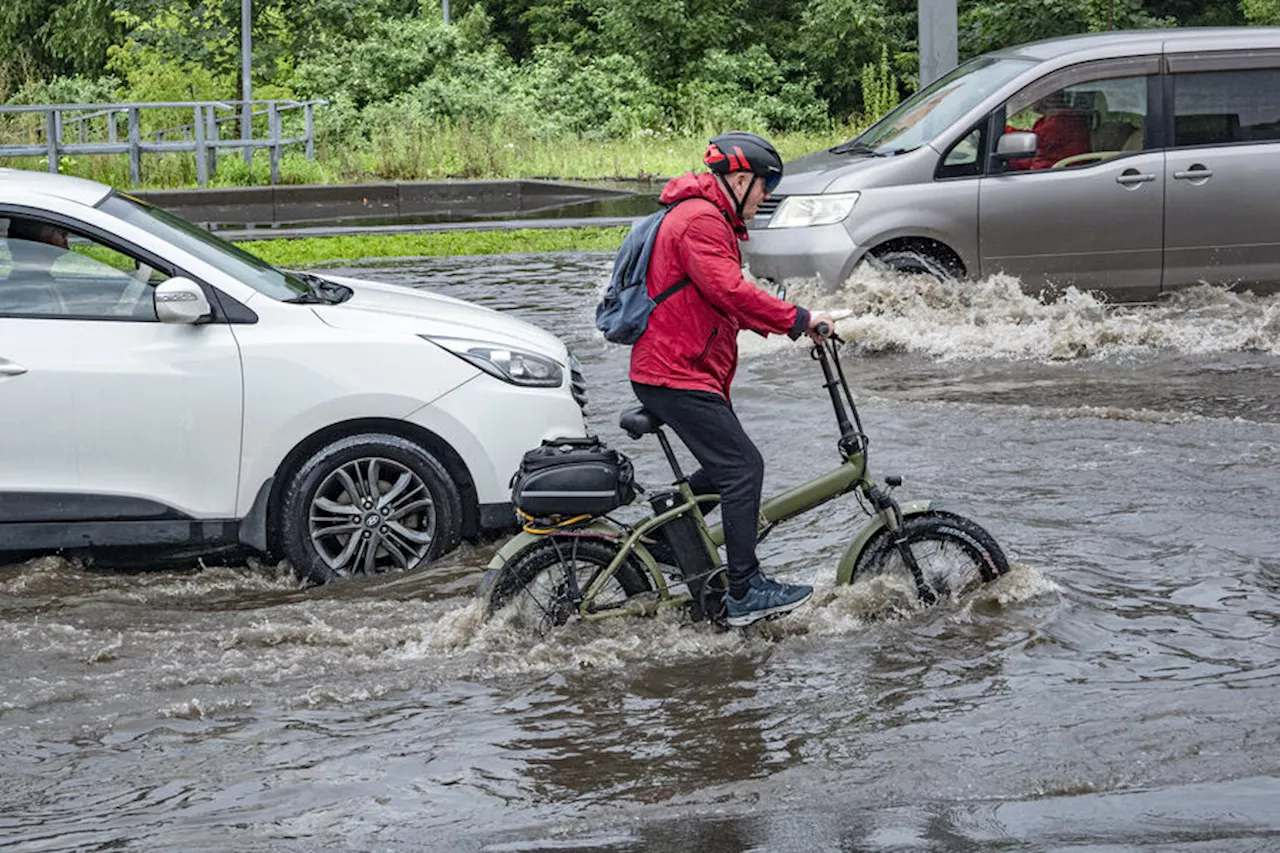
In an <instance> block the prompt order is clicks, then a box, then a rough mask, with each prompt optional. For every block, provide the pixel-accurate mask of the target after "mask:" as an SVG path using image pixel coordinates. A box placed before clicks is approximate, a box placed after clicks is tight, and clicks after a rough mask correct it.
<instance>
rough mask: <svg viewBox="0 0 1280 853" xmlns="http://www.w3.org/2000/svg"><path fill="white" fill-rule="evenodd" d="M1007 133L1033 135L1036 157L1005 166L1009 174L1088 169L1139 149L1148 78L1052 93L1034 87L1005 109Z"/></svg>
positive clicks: (1081, 83)
mask: <svg viewBox="0 0 1280 853" xmlns="http://www.w3.org/2000/svg"><path fill="white" fill-rule="evenodd" d="M1005 116H1006V118H1005V128H1006V131H1012V130H1029V131H1032V132H1033V133H1035V134H1036V143H1037V150H1036V156H1035V157H1034V158H1031V159H1025V160H1015V161H1011V162H1009V163H1007V164H1005V169H1006V170H1008V171H1012V172H1018V171H1039V170H1041V169H1054V168H1066V167H1070V166H1088V165H1092V164H1095V163H1101V162H1104V161H1106V160H1110V159H1112V158H1115V157H1122V156H1124V155H1126V154H1131V153H1133V152H1135V151H1141V150H1143V148H1144V145H1145V140H1146V131H1147V78H1146V77H1145V76H1142V77H1122V78H1107V77H1103V78H1101V79H1093V80H1090V79H1084V80H1080V81H1079V82H1077V83H1073V84H1072V85H1070V86H1067V87H1065V88H1062V89H1058V90H1056V91H1050V92H1046V91H1045V90H1044V88H1043V87H1040V86H1035V87H1028V88H1027V89H1025V90H1023V91H1021V92H1019V93H1018V94H1017V95H1014V96H1013V97H1012V98H1010V99H1009V102H1008V103H1007V104H1006V105H1005Z"/></svg>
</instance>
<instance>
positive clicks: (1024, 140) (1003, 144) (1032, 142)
mask: <svg viewBox="0 0 1280 853" xmlns="http://www.w3.org/2000/svg"><path fill="white" fill-rule="evenodd" d="M1039 145H1040V142H1039V140H1038V139H1036V135H1035V134H1034V133H1030V132H1028V131H1025V130H1015V131H1013V132H1011V133H1006V134H1004V135H1003V136H1001V137H1000V139H999V140H997V141H996V159H997V160H999V161H1000V162H1001V163H1007V162H1009V161H1010V160H1023V159H1026V158H1027V157H1034V156H1036V148H1037V147H1038V146H1039Z"/></svg>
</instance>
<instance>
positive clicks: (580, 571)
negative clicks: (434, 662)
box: [488, 536, 652, 635]
mask: <svg viewBox="0 0 1280 853" xmlns="http://www.w3.org/2000/svg"><path fill="white" fill-rule="evenodd" d="M617 554H618V547H617V545H615V544H614V543H612V542H609V541H606V540H604V539H598V538H592V537H586V536H546V537H544V538H542V539H539V540H538V541H537V542H534V543H533V544H531V545H529V546H528V547H527V548H524V549H523V550H521V551H519V552H518V553H517V554H516V555H515V556H513V557H512V558H511V559H510V560H508V561H507V564H506V565H505V566H503V568H502V569H501V571H500V572H499V573H498V576H497V577H496V578H495V579H494V582H493V586H492V587H491V588H490V590H489V601H488V613H489V615H490V616H493V615H494V614H495V613H497V612H498V611H500V610H502V609H503V608H505V607H507V606H508V605H515V604H520V605H521V606H524V605H526V604H527V605H528V612H527V615H528V616H530V617H532V619H531V621H533V622H534V623H535V628H536V629H537V631H538V633H539V634H542V635H545V634H546V633H547V632H548V631H550V630H551V629H552V628H556V627H559V626H561V625H563V624H565V623H566V622H568V621H569V619H571V618H572V617H573V616H574V615H576V614H577V612H578V606H577V604H576V603H575V602H574V601H573V600H572V595H571V592H570V587H569V583H568V574H567V572H568V571H569V570H572V571H573V572H574V576H575V578H576V579H577V583H578V589H579V590H580V591H581V590H585V589H586V588H587V585H588V584H590V583H591V581H592V580H594V579H595V577H596V576H597V575H598V574H599V573H600V572H602V571H604V570H605V569H606V568H607V567H608V566H609V564H610V563H611V562H613V558H614V557H615V556H617ZM651 589H652V586H651V585H650V583H649V578H648V575H647V573H646V572H645V570H644V567H643V565H642V564H641V563H640V561H639V559H637V558H636V557H635V555H631V556H629V557H628V558H627V559H626V560H625V561H624V562H623V563H622V565H621V566H619V567H618V570H617V572H615V573H614V575H613V578H612V579H611V580H610V582H609V585H608V586H606V587H605V588H604V589H603V590H601V593H600V595H599V596H597V598H596V599H595V602H594V603H595V606H596V609H608V608H610V607H618V606H621V605H622V604H623V603H624V602H625V601H626V599H628V598H630V597H631V596H633V595H641V594H643V593H646V592H649V591H650V590H651Z"/></svg>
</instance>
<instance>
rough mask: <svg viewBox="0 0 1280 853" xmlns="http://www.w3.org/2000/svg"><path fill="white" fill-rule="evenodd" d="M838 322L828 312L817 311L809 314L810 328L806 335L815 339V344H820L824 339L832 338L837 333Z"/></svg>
mask: <svg viewBox="0 0 1280 853" xmlns="http://www.w3.org/2000/svg"><path fill="white" fill-rule="evenodd" d="M835 330H836V321H835V320H833V319H831V315H830V314H828V313H827V312H826V311H815V312H812V313H810V314H809V328H808V329H807V330H806V334H808V335H809V337H811V338H813V342H814V343H815V344H816V343H820V342H821V341H822V339H823V338H826V337H830V336H831V335H832V334H834V333H835Z"/></svg>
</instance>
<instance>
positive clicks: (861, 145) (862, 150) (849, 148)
mask: <svg viewBox="0 0 1280 853" xmlns="http://www.w3.org/2000/svg"><path fill="white" fill-rule="evenodd" d="M827 150H828V151H830V152H831V153H832V154H874V153H876V150H875V149H874V148H872V147H871V146H870V145H868V144H867V143H865V142H859V141H858V140H856V139H850V140H849V141H848V142H841V143H840V144H839V145H837V146H835V147H834V148H829V149H827Z"/></svg>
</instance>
